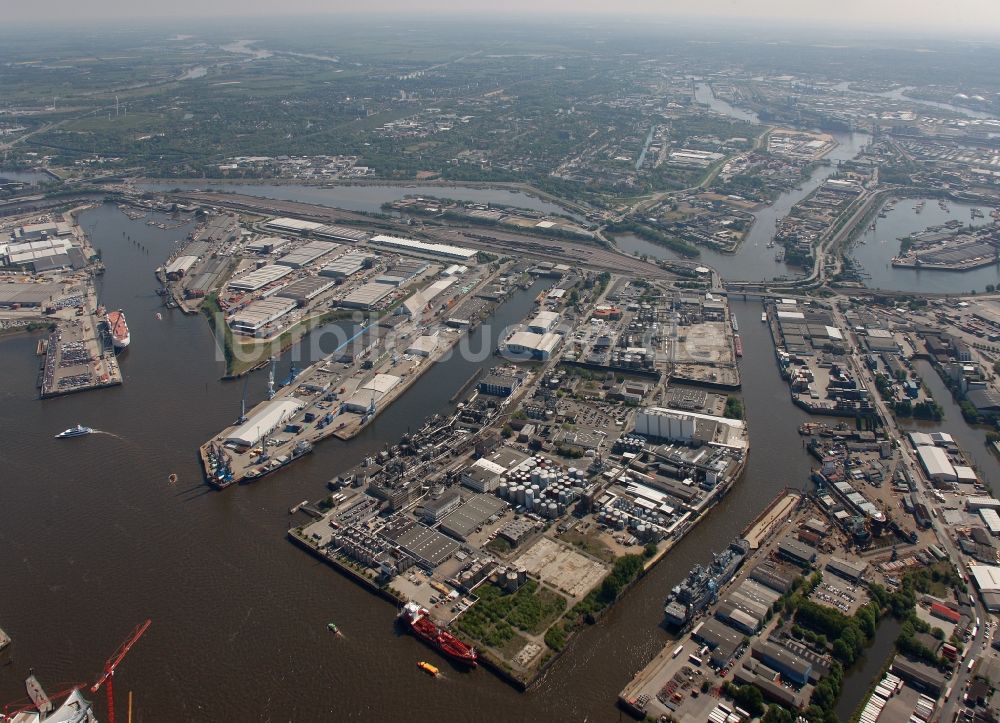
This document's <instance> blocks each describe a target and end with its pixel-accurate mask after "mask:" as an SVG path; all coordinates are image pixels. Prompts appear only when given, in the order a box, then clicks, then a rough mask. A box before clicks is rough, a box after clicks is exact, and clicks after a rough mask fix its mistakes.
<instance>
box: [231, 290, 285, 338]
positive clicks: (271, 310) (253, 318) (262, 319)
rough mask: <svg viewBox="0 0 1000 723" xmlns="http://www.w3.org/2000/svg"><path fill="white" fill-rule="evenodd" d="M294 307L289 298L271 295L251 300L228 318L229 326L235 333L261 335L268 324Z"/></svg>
mask: <svg viewBox="0 0 1000 723" xmlns="http://www.w3.org/2000/svg"><path fill="white" fill-rule="evenodd" d="M295 307H296V303H295V302H294V301H293V300H291V299H280V298H277V297H272V298H268V299H258V300H257V301H252V302H250V304H248V305H247V307H246V308H245V309H243V310H241V311H238V312H236V313H235V314H233V315H232V316H231V317H230V318H229V327H230V328H231V329H232V330H233V331H234V332H236V333H237V334H246V335H248V336H263V334H262V333H261V332H263V331H264V329H265V327H267V326H268V325H269V324H273V323H274V322H275V321H277V320H278V319H280V318H281V317H283V316H284V315H285V314H287V313H288V312H290V311H291V310H292V309H294V308H295Z"/></svg>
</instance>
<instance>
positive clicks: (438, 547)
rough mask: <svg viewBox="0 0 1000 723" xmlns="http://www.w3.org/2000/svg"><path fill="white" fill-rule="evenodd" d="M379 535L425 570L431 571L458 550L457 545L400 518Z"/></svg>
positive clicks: (415, 523)
mask: <svg viewBox="0 0 1000 723" xmlns="http://www.w3.org/2000/svg"><path fill="white" fill-rule="evenodd" d="M381 534H382V535H383V536H385V537H387V538H388V539H390V540H392V541H393V542H395V543H396V544H397V545H399V546H400V547H401V548H403V550H405V551H406V553H407V554H408V555H410V556H411V557H413V558H414V559H415V560H416V561H417V563H418V564H419V565H420V566H421V567H423V568H424V569H426V570H433V569H434V568H436V567H437V566H438V565H440V564H441V563H443V562H444V561H445V560H447V559H448V558H450V557H451V556H452V555H454V554H455V552H456V551H457V550H458V543H457V542H455V541H454V540H452V539H451V538H449V537H446V536H445V535H442V534H441V533H440V532H438V531H437V530H432V529H431V528H430V527H427V525H423V524H421V523H419V522H416V521H415V520H407V519H406V518H400V519H399V521H398V522H394V523H392V524H390V525H387V526H386V527H385V529H383V530H382V532H381Z"/></svg>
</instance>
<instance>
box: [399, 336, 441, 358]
mask: <svg viewBox="0 0 1000 723" xmlns="http://www.w3.org/2000/svg"><path fill="white" fill-rule="evenodd" d="M439 341H440V334H439V333H438V332H436V331H435V332H434V333H433V334H424V335H423V336H418V337H417V338H416V339H414V340H413V343H412V344H410V346H409V347H407V349H406V353H407V354H413V355H414V356H423V357H427V356H430V355H431V354H433V353H434V352H435V351H437V348H438V343H439Z"/></svg>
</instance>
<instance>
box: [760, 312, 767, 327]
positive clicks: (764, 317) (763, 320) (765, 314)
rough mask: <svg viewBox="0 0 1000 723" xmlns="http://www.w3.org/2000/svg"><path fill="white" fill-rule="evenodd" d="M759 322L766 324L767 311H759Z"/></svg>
mask: <svg viewBox="0 0 1000 723" xmlns="http://www.w3.org/2000/svg"><path fill="white" fill-rule="evenodd" d="M760 323H761V324H766V323H767V312H766V311H762V312H760Z"/></svg>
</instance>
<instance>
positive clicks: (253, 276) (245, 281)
mask: <svg viewBox="0 0 1000 723" xmlns="http://www.w3.org/2000/svg"><path fill="white" fill-rule="evenodd" d="M290 273H292V270H291V268H289V267H288V266H261V267H260V268H259V269H256V270H254V271H251V272H250V273H249V274H243V275H242V276H236V277H233V278H232V279H230V280H229V288H230V289H233V290H235V291H257V290H258V289H263V288H264V287H265V286H267V285H268V284H273V283H274V282H275V281H277V280H278V279H281V278H284V277H285V276H288V274H290Z"/></svg>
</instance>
